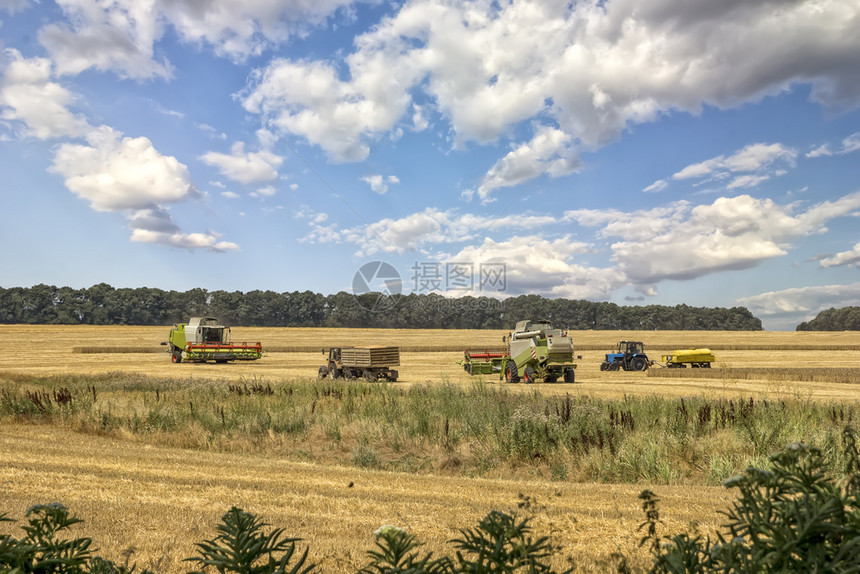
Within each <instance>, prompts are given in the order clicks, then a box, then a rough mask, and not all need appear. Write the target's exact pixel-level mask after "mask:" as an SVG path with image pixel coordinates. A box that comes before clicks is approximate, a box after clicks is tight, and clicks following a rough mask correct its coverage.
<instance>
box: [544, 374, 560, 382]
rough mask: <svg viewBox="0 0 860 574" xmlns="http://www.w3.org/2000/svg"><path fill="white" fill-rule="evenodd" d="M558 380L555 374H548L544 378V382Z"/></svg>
mask: <svg viewBox="0 0 860 574" xmlns="http://www.w3.org/2000/svg"><path fill="white" fill-rule="evenodd" d="M556 381H558V377H556V376H555V375H547V376H546V377H544V379H543V382H545V383H555V382H556Z"/></svg>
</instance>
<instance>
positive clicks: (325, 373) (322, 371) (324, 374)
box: [317, 365, 328, 379]
mask: <svg viewBox="0 0 860 574" xmlns="http://www.w3.org/2000/svg"><path fill="white" fill-rule="evenodd" d="M327 376H328V369H327V368H326V367H325V365H323V366H321V367H320V370H319V371H317V378H318V379H324V378H326V377H327Z"/></svg>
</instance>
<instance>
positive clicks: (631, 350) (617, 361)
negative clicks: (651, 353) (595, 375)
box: [600, 341, 652, 371]
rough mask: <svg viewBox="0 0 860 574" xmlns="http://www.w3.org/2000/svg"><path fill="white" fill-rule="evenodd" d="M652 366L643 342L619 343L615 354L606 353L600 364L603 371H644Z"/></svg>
mask: <svg viewBox="0 0 860 574" xmlns="http://www.w3.org/2000/svg"><path fill="white" fill-rule="evenodd" d="M651 364H652V362H651V361H649V360H648V355H646V354H645V345H644V344H643V343H642V342H641V341H618V347H616V349H615V351H614V352H609V353H606V358H605V359H604V360H603V362H602V363H600V370H601V371H620V370H622V369H623V370H625V371H644V370H645V369H647V368H648V367H650V366H651Z"/></svg>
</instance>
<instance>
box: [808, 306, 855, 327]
mask: <svg viewBox="0 0 860 574" xmlns="http://www.w3.org/2000/svg"><path fill="white" fill-rule="evenodd" d="M796 330H797V331H860V307H842V308H841V309H835V308H833V307H831V308H830V309H825V310H824V311H822V312H821V313H819V314H818V315H816V316H815V318H814V319H812V320H811V321H804V322H803V323H801V324H800V325H798V326H797V329H796Z"/></svg>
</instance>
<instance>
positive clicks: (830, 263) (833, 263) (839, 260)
mask: <svg viewBox="0 0 860 574" xmlns="http://www.w3.org/2000/svg"><path fill="white" fill-rule="evenodd" d="M819 265H820V266H821V267H823V268H825V269H826V268H828V267H838V266H841V265H858V266H860V243H855V244H854V247H853V248H852V249H849V250H848V251H842V252H841V253H837V254H836V255H833V256H832V257H825V258H823V259H822V260H821V261H819Z"/></svg>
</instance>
